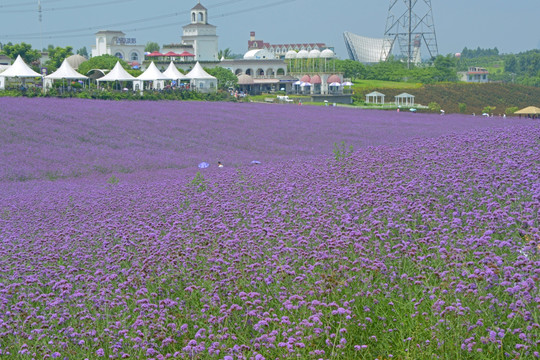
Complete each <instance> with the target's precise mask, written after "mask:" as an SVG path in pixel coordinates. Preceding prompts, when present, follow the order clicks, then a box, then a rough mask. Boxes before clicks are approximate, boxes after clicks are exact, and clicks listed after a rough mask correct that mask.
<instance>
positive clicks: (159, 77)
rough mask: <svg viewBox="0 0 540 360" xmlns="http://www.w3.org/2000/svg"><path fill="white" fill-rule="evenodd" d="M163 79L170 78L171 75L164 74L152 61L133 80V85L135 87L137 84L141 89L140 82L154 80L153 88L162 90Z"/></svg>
mask: <svg viewBox="0 0 540 360" xmlns="http://www.w3.org/2000/svg"><path fill="white" fill-rule="evenodd" d="M164 80H172V78H171V77H169V76H167V75H164V74H162V73H161V71H159V69H158V68H157V66H156V64H154V62H153V61H152V62H151V63H150V66H148V69H146V71H145V72H143V73H142V74H141V75H139V76H137V80H136V81H135V82H134V87H135V88H137V85H139V89H141V90H142V86H141V85H142V83H143V82H144V81H153V82H154V86H153V88H154V89H157V90H162V89H163V87H164V86H163V85H164Z"/></svg>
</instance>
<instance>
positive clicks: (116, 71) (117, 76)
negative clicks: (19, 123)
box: [97, 61, 136, 82]
mask: <svg viewBox="0 0 540 360" xmlns="http://www.w3.org/2000/svg"><path fill="white" fill-rule="evenodd" d="M117 80H118V81H132V80H136V78H135V77H133V76H131V74H129V73H128V72H127V71H126V70H124V68H123V67H122V65H120V61H117V62H116V65H114V68H113V69H112V70H111V71H110V72H109V73H108V74H107V75H105V76H103V77H101V78H99V79H97V81H98V82H99V81H117Z"/></svg>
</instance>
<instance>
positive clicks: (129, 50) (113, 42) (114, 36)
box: [92, 30, 145, 63]
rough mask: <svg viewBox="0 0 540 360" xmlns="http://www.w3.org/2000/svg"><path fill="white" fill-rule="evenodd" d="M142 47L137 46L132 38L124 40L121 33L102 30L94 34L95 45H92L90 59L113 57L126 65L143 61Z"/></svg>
mask: <svg viewBox="0 0 540 360" xmlns="http://www.w3.org/2000/svg"><path fill="white" fill-rule="evenodd" d="M144 47H145V46H144V45H137V41H136V39H134V38H126V34H124V33H123V32H122V31H111V30H104V31H98V32H97V33H96V44H95V45H92V57H94V56H101V55H113V56H116V57H117V58H119V59H123V60H125V61H127V62H128V63H134V62H137V63H140V62H142V61H143V60H144Z"/></svg>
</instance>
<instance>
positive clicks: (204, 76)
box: [186, 61, 216, 80]
mask: <svg viewBox="0 0 540 360" xmlns="http://www.w3.org/2000/svg"><path fill="white" fill-rule="evenodd" d="M186 77H187V78H189V79H196V80H216V78H215V77H213V76H212V75H210V74H209V73H207V72H206V71H204V69H203V68H202V66H201V64H199V62H198V61H197V63H196V64H195V66H194V67H193V69H191V71H190V72H188V73H187V74H186Z"/></svg>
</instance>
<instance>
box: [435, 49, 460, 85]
mask: <svg viewBox="0 0 540 360" xmlns="http://www.w3.org/2000/svg"><path fill="white" fill-rule="evenodd" d="M433 66H434V67H435V69H437V70H438V72H437V74H436V76H437V80H438V81H457V71H456V60H455V58H454V57H453V56H451V55H448V56H442V55H438V56H437V57H436V58H435V60H434V61H433Z"/></svg>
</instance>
